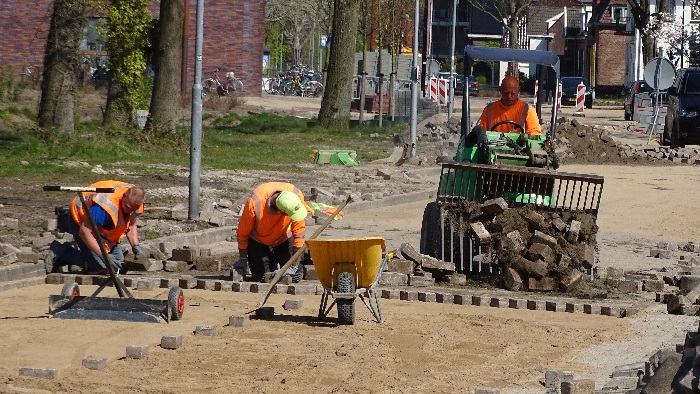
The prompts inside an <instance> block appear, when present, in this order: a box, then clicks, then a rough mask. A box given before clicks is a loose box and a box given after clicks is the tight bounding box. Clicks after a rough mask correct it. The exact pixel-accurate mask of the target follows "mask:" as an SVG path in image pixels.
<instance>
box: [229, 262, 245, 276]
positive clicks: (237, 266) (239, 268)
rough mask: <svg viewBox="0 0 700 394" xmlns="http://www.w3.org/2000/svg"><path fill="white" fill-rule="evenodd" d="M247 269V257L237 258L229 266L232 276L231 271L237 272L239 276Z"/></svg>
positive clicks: (231, 272)
mask: <svg viewBox="0 0 700 394" xmlns="http://www.w3.org/2000/svg"><path fill="white" fill-rule="evenodd" d="M247 271H248V259H244V258H239V259H238V260H236V262H235V263H233V265H232V266H231V271H230V276H231V277H233V273H234V272H237V273H238V274H239V275H240V276H243V277H244V276H245V274H246V272H247Z"/></svg>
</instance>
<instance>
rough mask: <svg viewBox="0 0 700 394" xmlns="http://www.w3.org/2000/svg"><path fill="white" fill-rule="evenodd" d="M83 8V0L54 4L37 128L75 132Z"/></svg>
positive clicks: (84, 6) (69, 0) (66, 0)
mask: <svg viewBox="0 0 700 394" xmlns="http://www.w3.org/2000/svg"><path fill="white" fill-rule="evenodd" d="M85 8H86V1H85V0H56V1H54V8H53V16H52V18H51V28H50V29H49V36H48V39H47V41H46V52H45V56H44V67H43V76H42V82H41V100H40V103H39V127H42V128H54V129H56V130H60V131H65V132H73V131H74V130H75V123H74V120H73V119H74V109H75V91H76V87H77V85H78V64H79V61H78V49H79V48H80V39H81V38H82V34H83V28H84V27H85V21H86V20H85Z"/></svg>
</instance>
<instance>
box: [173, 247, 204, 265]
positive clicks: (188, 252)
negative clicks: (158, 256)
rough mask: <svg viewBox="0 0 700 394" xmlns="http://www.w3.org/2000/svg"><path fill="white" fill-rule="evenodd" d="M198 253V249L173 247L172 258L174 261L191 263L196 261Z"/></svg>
mask: <svg viewBox="0 0 700 394" xmlns="http://www.w3.org/2000/svg"><path fill="white" fill-rule="evenodd" d="M198 254H199V253H198V251H197V250H196V249H173V255H172V257H171V258H170V259H171V260H173V261H186V262H188V263H191V262H194V260H195V258H196V257H197V256H198Z"/></svg>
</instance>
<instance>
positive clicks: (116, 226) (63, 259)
mask: <svg viewBox="0 0 700 394" xmlns="http://www.w3.org/2000/svg"><path fill="white" fill-rule="evenodd" d="M89 187H94V188H113V189H114V191H113V192H112V193H94V192H83V196H84V197H85V202H86V203H87V207H84V206H83V204H82V202H81V201H80V198H79V197H77V196H76V197H75V198H74V199H73V200H72V201H71V203H70V213H71V217H72V219H73V220H72V221H71V224H70V227H69V232H70V233H71V234H72V235H73V238H74V240H75V243H76V244H77V246H78V249H75V248H73V247H72V246H71V245H70V244H69V243H67V242H66V243H59V242H58V241H54V242H53V243H52V244H51V246H50V247H49V255H48V256H47V259H46V270H47V271H48V272H56V271H58V270H59V269H60V267H62V266H64V265H75V266H81V267H83V271H84V272H86V273H88V274H104V273H107V272H108V269H107V265H106V264H107V263H109V264H111V265H112V268H113V269H114V270H115V271H117V272H118V270H119V269H120V268H121V262H122V261H123V260H124V252H123V250H122V247H121V240H122V238H123V237H124V236H125V235H126V238H127V240H128V241H129V243H130V244H131V250H132V252H133V253H134V256H135V257H145V254H144V252H143V250H142V249H141V246H140V245H139V237H138V231H137V228H136V226H137V222H138V217H139V215H141V214H142V213H143V201H144V198H145V192H144V190H143V188H141V187H138V186H135V185H132V184H130V183H126V182H121V181H113V180H109V181H100V182H96V183H93V184H92V185H90V186H89ZM87 210H89V211H90V214H91V216H92V218H93V220H94V222H95V225H96V226H97V230H98V232H99V233H100V234H99V235H100V237H99V238H98V237H97V235H96V234H94V233H93V231H92V226H91V225H90V222H89V220H88V219H87ZM99 239H102V241H103V245H104V248H105V251H106V252H107V257H108V258H109V261H107V262H105V261H103V259H102V253H101V251H100V246H99V244H98V242H99Z"/></svg>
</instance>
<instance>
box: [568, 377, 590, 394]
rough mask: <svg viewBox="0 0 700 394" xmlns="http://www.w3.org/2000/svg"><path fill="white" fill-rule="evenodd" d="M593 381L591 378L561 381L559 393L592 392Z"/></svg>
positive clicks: (587, 393) (588, 393)
mask: <svg viewBox="0 0 700 394" xmlns="http://www.w3.org/2000/svg"><path fill="white" fill-rule="evenodd" d="M594 393H595V381H594V380H593V379H578V380H573V381H571V382H562V384H561V394H594Z"/></svg>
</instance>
